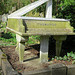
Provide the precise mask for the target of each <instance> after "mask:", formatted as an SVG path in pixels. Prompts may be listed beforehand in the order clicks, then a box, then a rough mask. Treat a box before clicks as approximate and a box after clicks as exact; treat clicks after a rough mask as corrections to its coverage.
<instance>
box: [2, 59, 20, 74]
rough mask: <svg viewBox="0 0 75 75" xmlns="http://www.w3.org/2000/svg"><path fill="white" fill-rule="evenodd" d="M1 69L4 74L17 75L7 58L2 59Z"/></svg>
mask: <svg viewBox="0 0 75 75" xmlns="http://www.w3.org/2000/svg"><path fill="white" fill-rule="evenodd" d="M2 71H3V73H4V75H19V74H18V73H17V72H16V71H15V70H14V69H13V68H12V67H11V65H10V63H9V62H8V61H7V59H2Z"/></svg>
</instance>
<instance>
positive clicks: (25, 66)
mask: <svg viewBox="0 0 75 75" xmlns="http://www.w3.org/2000/svg"><path fill="white" fill-rule="evenodd" d="M15 48H16V47H15V46H6V47H1V49H2V51H3V52H4V53H5V54H6V55H7V57H8V61H9V62H10V64H11V65H12V67H13V68H14V69H15V70H16V71H18V72H19V73H20V74H21V73H22V72H24V71H33V70H38V69H39V70H40V69H42V68H47V67H48V65H50V64H55V63H63V64H65V65H70V64H72V61H70V62H68V61H63V60H62V61H60V60H56V59H55V60H53V61H49V62H47V63H42V64H41V63H40V62H39V48H40V46H39V45H32V46H29V47H27V48H26V49H25V53H24V63H20V62H19V56H18V54H17V53H16V51H15Z"/></svg>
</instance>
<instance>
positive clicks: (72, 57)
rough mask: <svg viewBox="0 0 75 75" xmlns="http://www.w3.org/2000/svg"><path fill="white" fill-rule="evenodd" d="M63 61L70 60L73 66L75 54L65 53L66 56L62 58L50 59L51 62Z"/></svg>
mask: <svg viewBox="0 0 75 75" xmlns="http://www.w3.org/2000/svg"><path fill="white" fill-rule="evenodd" d="M54 59H56V60H64V61H71V60H72V64H75V52H72V51H71V52H70V53H67V55H65V56H63V57H57V56H55V58H52V60H54Z"/></svg>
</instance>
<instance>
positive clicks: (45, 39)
mask: <svg viewBox="0 0 75 75" xmlns="http://www.w3.org/2000/svg"><path fill="white" fill-rule="evenodd" d="M40 42H41V44H40V62H47V61H48V45H49V36H41V41H40Z"/></svg>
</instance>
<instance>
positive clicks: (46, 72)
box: [22, 68, 51, 75]
mask: <svg viewBox="0 0 75 75" xmlns="http://www.w3.org/2000/svg"><path fill="white" fill-rule="evenodd" d="M22 75H51V69H50V68H47V69H42V70H37V71H36V70H35V71H30V72H24V73H23V74H22Z"/></svg>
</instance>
